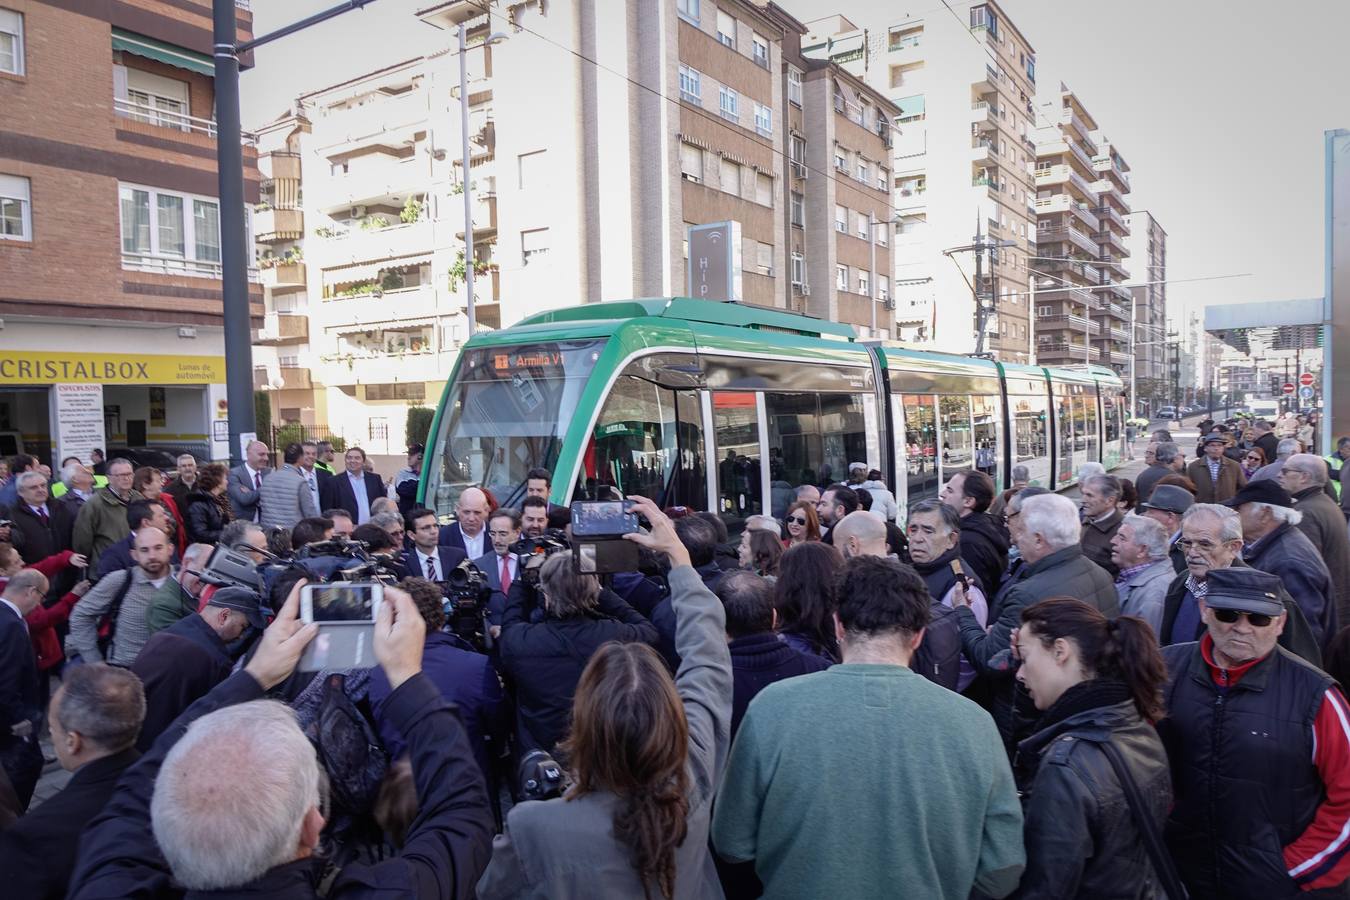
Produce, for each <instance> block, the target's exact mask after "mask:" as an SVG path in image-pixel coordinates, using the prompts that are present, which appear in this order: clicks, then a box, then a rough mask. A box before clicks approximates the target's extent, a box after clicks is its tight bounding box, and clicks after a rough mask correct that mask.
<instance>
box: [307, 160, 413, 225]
mask: <svg viewBox="0 0 1350 900" xmlns="http://www.w3.org/2000/svg"><path fill="white" fill-rule="evenodd" d="M420 159H421V158H420V157H418V156H417V155H416V154H414V155H411V156H406V157H396V156H391V155H388V154H383V153H375V154H367V155H366V156H363V157H360V158H359V162H360V165H359V166H358V167H356V168H354V169H352V170H350V171H348V172H338V173H336V174H333V175H331V176H330V177H328V178H315V179H312V180H311V181H312V183H307V184H306V185H305V196H306V199H307V200H308V201H309V203H310V204H312V205H313V206H314V207H315V208H317V209H321V210H323V211H325V212H332V211H334V210H342V209H344V208H348V207H352V206H361V205H366V204H369V203H372V202H375V201H379V200H384V199H387V198H393V197H406V196H407V195H408V194H415V193H418V192H419V191H421V190H425V186H426V183H427V182H428V180H429V178H430V173H429V172H428V171H427V166H426V162H425V161H424V160H422V161H421V164H420V165H419V160H420Z"/></svg>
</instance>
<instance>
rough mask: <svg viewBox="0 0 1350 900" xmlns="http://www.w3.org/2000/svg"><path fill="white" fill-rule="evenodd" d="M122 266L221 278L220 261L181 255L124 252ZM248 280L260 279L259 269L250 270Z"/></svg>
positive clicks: (164, 273)
mask: <svg viewBox="0 0 1350 900" xmlns="http://www.w3.org/2000/svg"><path fill="white" fill-rule="evenodd" d="M122 268H123V269H127V270H129V271H132V272H154V273H156V274H158V275H187V276H189V277H192V278H215V279H219V278H220V273H221V266H220V263H218V262H206V261H204V260H198V259H185V258H184V257H181V256H163V255H157V254H152V253H127V252H125V251H123V253H122ZM248 280H249V281H252V282H255V283H256V282H257V281H258V270H257V269H255V268H250V269H249V270H248Z"/></svg>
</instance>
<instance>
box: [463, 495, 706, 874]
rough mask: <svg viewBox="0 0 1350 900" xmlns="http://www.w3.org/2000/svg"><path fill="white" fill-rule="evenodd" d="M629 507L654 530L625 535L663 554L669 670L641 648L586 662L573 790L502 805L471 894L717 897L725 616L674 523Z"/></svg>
mask: <svg viewBox="0 0 1350 900" xmlns="http://www.w3.org/2000/svg"><path fill="white" fill-rule="evenodd" d="M631 499H632V500H633V501H634V503H635V505H636V508H637V511H638V512H639V513H640V514H641V515H642V516H644V517H646V519H647V520H648V521H649V522H650V523H651V532H650V533H649V534H635V535H628V536H627V537H628V539H629V540H633V541H636V542H637V543H640V544H642V545H643V546H646V547H648V548H649V549H651V550H654V551H657V552H658V553H659V552H664V553H666V554H667V555H668V556H669V557H670V562H671V571H670V575H669V582H670V589H671V602H672V605H673V606H674V609H675V619H676V625H675V649H676V652H677V653H678V654H679V656H680V659H681V663H680V669H679V672H678V673H677V674H676V676H675V679H674V681H672V680H671V678H670V674H669V672H668V670H667V669H666V666H665V663H664V662H662V660H661V657H660V656H659V655H658V654H657V653H656V651H655V650H652V649H651V648H650V647H648V646H646V645H644V644H636V643H624V644H620V643H615V642H611V643H608V644H605V645H603V646H601V647H600V649H599V650H597V651H596V652H595V653H594V655H592V656H591V659H590V661H589V662H588V663H587V665H586V669H585V671H584V672H583V673H582V675H581V680H580V682H579V683H578V684H577V690H576V696H575V698H574V701H573V704H572V730H571V735H570V737H569V738H568V739H567V741H566V742H565V743H564V744H563V745H562V750H563V751H564V753H565V756H566V761H567V765H568V768H569V770H570V771H571V774H572V786H571V788H569V789H568V791H567V793H566V794H565V795H564V796H563V797H561V798H558V799H556V800H545V801H535V802H526V803H521V804H518V805H517V806H515V807H513V808H512V809H511V812H510V813H509V814H508V816H507V820H506V833H505V834H502V835H500V836H498V837H497V839H496V841H495V842H494V844H493V851H492V861H491V862H490V863H489V864H488V868H487V871H486V872H484V874H483V877H482V879H481V880H480V881H479V882H478V892H477V893H478V897H479V898H480V900H496V898H506V897H511V898H518V897H532V898H533V897H537V898H553V897H606V898H608V897H624V898H633V897H644V898H646V900H655V898H661V900H673V898H676V897H679V898H701V897H720V896H721V895H722V891H721V887H720V886H719V883H718V880H717V871H716V868H715V867H714V865H713V860H712V857H711V855H710V853H709V850H708V829H709V824H710V820H711V810H712V800H713V792H714V791H715V790H716V789H717V785H718V783H719V782H720V781H721V777H722V768H723V766H724V764H725V759H726V754H727V749H728V748H727V744H728V743H729V738H728V733H729V728H730V722H731V694H732V680H731V655H730V652H729V651H728V650H727V641H726V634H725V630H726V615H725V613H724V611H723V608H722V604H721V603H720V602H719V601H718V599H717V597H716V596H715V595H714V594H713V593H712V592H711V591H709V590H708V589H707V588H706V587H704V586H703V581H702V579H701V578H700V577H699V575H698V573H697V572H696V571H695V570H694V569H693V567H692V566H690V565H689V553H688V551H686V550H685V549H684V546H683V545H682V544H681V543H680V540H679V538H678V537H677V536H676V534H675V529H674V528H673V526H672V525H671V522H670V519H668V518H667V517H666V516H665V515H664V514H663V513H662V512H661V511H660V510H659V509H658V508H657V507H656V505H655V504H654V503H652V502H651V501H650V500H647V499H645V498H641V497H633V498H631Z"/></svg>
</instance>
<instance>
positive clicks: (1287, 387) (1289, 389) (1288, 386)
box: [1280, 381, 1294, 394]
mask: <svg viewBox="0 0 1350 900" xmlns="http://www.w3.org/2000/svg"><path fill="white" fill-rule="evenodd" d="M1280 390H1282V391H1284V393H1286V394H1292V393H1293V392H1294V383H1293V382H1292V381H1286V382H1285V383H1284V387H1282V388H1280Z"/></svg>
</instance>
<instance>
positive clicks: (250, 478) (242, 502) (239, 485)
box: [226, 441, 271, 522]
mask: <svg viewBox="0 0 1350 900" xmlns="http://www.w3.org/2000/svg"><path fill="white" fill-rule="evenodd" d="M270 456H271V452H270V451H269V450H268V449H267V445H266V444H264V443H263V442H262V441H253V442H252V443H250V444H249V445H248V447H247V448H246V449H245V451H244V464H243V465H241V466H235V467H234V468H233V469H231V470H230V474H229V477H228V478H227V479H226V483H227V485H228V487H227V491H228V493H229V495H230V508H231V509H233V510H234V517H235V518H236V519H240V520H243V521H245V522H256V521H258V491H259V489H260V488H261V487H262V480H263V479H264V478H266V477H267V473H268V472H269V471H271V470H270V469H269V468H268V467H267V461H268V458H269V457H270Z"/></svg>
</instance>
